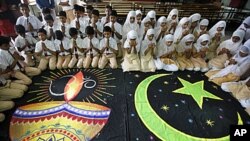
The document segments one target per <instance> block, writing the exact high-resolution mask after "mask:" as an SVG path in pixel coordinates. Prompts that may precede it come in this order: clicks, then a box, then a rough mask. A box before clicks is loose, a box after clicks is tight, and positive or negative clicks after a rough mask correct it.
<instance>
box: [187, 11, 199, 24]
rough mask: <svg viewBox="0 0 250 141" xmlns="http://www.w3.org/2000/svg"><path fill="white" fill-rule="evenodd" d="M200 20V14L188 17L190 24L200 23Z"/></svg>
mask: <svg viewBox="0 0 250 141" xmlns="http://www.w3.org/2000/svg"><path fill="white" fill-rule="evenodd" d="M200 19H201V14H199V13H195V14H193V15H191V16H190V17H189V20H190V22H191V23H192V22H195V21H200Z"/></svg>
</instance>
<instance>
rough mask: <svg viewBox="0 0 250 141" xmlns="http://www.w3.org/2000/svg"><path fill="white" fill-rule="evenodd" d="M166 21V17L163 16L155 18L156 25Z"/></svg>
mask: <svg viewBox="0 0 250 141" xmlns="http://www.w3.org/2000/svg"><path fill="white" fill-rule="evenodd" d="M164 22H165V23H167V18H166V17H165V16H161V17H160V18H159V19H158V20H157V25H158V27H160V26H161V23H164Z"/></svg>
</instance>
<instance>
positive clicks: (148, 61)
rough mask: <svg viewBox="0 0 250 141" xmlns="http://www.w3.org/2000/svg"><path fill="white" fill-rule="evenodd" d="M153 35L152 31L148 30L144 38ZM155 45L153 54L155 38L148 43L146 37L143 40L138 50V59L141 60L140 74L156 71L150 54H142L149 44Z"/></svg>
mask: <svg viewBox="0 0 250 141" xmlns="http://www.w3.org/2000/svg"><path fill="white" fill-rule="evenodd" d="M152 34H153V35H154V34H155V32H154V29H149V30H148V31H147V34H146V36H148V35H152ZM152 43H153V44H155V48H154V49H153V54H155V53H156V40H155V38H153V39H152V41H150V40H149V39H148V37H145V40H143V41H142V45H141V49H140V58H141V71H142V72H154V71H155V69H156V66H155V64H154V58H153V55H152V54H151V52H148V53H147V54H146V55H145V54H144V52H145V51H146V50H147V49H148V45H149V44H152Z"/></svg>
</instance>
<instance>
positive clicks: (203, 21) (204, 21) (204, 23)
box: [197, 19, 209, 33]
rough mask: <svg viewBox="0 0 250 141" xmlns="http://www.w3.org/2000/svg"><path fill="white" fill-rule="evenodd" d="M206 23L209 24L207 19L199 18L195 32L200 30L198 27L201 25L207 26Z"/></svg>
mask: <svg viewBox="0 0 250 141" xmlns="http://www.w3.org/2000/svg"><path fill="white" fill-rule="evenodd" d="M208 24H209V21H208V19H203V20H201V21H200V23H199V27H198V28H197V32H198V33H200V32H201V28H200V26H201V25H204V26H207V27H208Z"/></svg>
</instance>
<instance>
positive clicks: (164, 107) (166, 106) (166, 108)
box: [161, 105, 169, 112]
mask: <svg viewBox="0 0 250 141" xmlns="http://www.w3.org/2000/svg"><path fill="white" fill-rule="evenodd" d="M161 109H162V110H163V111H165V112H167V111H168V110H169V107H168V105H163V106H162V107H161Z"/></svg>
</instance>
